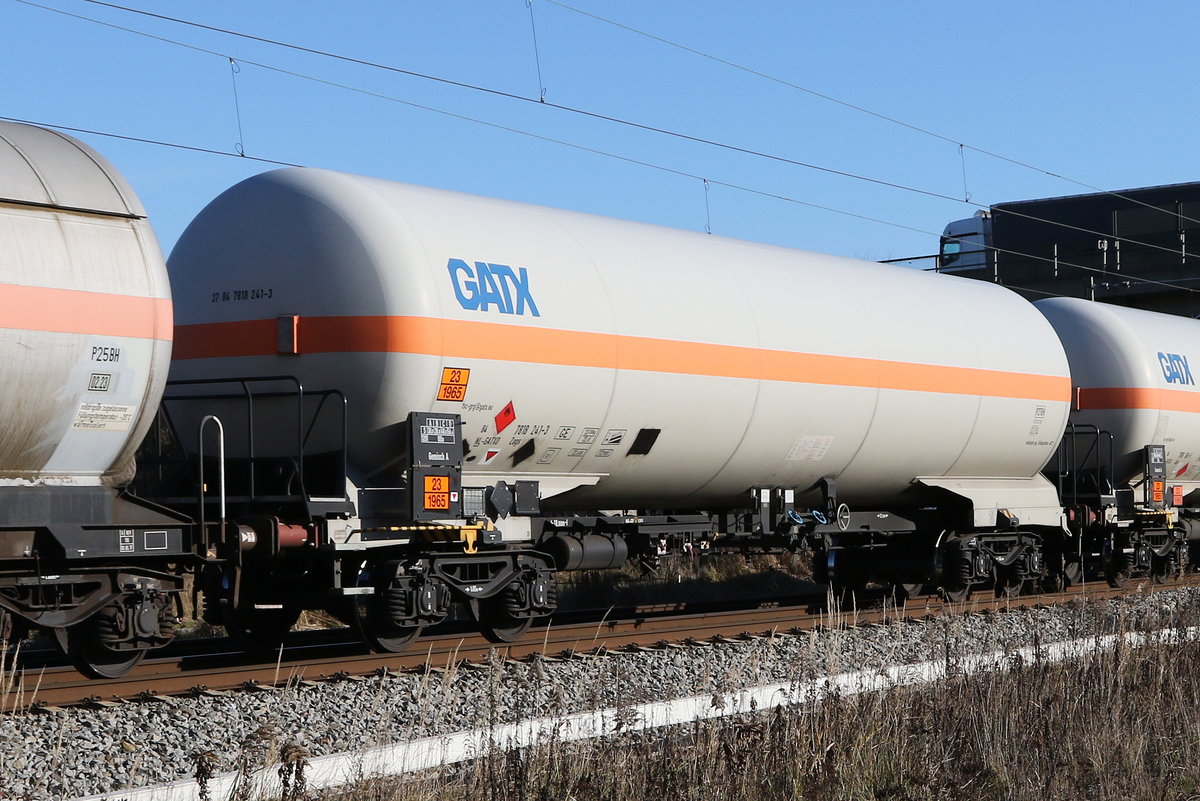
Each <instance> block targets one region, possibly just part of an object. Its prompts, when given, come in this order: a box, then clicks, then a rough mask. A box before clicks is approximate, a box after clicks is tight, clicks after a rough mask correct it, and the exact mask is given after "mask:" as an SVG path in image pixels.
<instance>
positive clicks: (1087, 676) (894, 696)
mask: <svg viewBox="0 0 1200 801" xmlns="http://www.w3.org/2000/svg"><path fill="white" fill-rule="evenodd" d="M1194 611H1195V610H1192V612H1194ZM1104 628H1106V629H1107V628H1109V627H1108V626H1105V627H1104ZM948 656H949V652H948ZM1197 795H1200V644H1197V643H1195V642H1185V643H1183V644H1174V645H1170V644H1156V645H1153V646H1146V647H1142V648H1138V649H1131V648H1128V647H1122V648H1118V649H1117V650H1110V651H1101V652H1096V653H1093V654H1090V655H1088V656H1086V657H1083V658H1080V659H1078V660H1076V661H1072V662H1068V663H1059V664H1048V663H1033V664H1024V665H1016V666H1015V667H1014V668H1013V669H1011V670H1007V671H1003V672H995V673H989V674H985V675H982V676H974V677H969V678H967V677H958V678H954V679H952V680H948V681H945V682H941V683H938V684H935V685H930V686H925V687H921V688H900V689H893V690H890V691H886V692H881V693H874V694H864V695H858V696H849V697H833V698H829V699H826V700H823V701H819V702H815V703H811V704H803V705H796V706H791V707H781V708H779V709H777V710H774V711H772V712H770V713H764V714H760V715H755V716H748V717H744V718H740V719H732V720H727V721H724V722H719V723H709V724H697V725H693V726H687V727H679V728H676V729H674V730H669V731H661V732H651V733H625V734H616V735H614V736H611V737H609V738H607V739H605V740H600V741H591V742H583V743H562V742H545V743H542V744H540V745H539V746H537V747H534V748H529V749H525V750H523V751H511V752H507V753H494V754H490V755H487V756H485V757H484V758H481V759H479V760H476V761H474V762H472V763H471V764H468V765H464V766H458V767H452V768H446V769H444V770H442V771H440V772H436V773H433V774H427V775H424V776H420V777H415V778H408V779H406V780H374V781H369V782H363V783H360V784H359V785H358V786H356V787H355V788H353V789H352V790H348V791H339V792H336V793H333V792H330V793H327V794H325V795H323V796H321V797H322V798H327V799H339V801H432V800H433V799H491V800H492V801H501V800H503V801H509V800H510V799H512V800H513V801H516V799H526V798H533V799H578V800H579V801H590V800H591V799H596V801H599V800H600V799H604V801H625V800H626V799H627V800H628V801H635V800H636V801H641V800H642V799H661V798H668V799H672V801H690V799H696V800H697V801H699V800H700V799H714V798H719V799H731V800H733V801H743V800H744V801H769V800H770V801H773V800H774V799H779V800H780V801H783V799H798V798H812V799H873V800H874V799H894V800H895V801H927V800H928V801H934V800H937V801H940V800H942V799H946V800H947V801H949V800H951V799H953V800H955V801H957V799H964V798H971V799H1029V801H1053V800H1055V799H1064V801H1077V800H1078V799H1082V798H1087V799H1113V800H1114V801H1115V799H1127V798H1129V799H1191V798H1195V797H1197Z"/></svg>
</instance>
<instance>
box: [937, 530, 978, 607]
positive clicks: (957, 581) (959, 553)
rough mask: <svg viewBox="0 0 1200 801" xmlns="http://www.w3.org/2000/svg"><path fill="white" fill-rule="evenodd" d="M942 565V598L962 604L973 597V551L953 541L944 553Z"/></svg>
mask: <svg viewBox="0 0 1200 801" xmlns="http://www.w3.org/2000/svg"><path fill="white" fill-rule="evenodd" d="M944 553H945V555H944V557H943V559H944V561H943V564H942V586H941V587H940V592H941V596H942V598H943V599H944V600H947V601H951V602H954V603H961V602H963V601H965V600H967V599H968V598H970V597H971V591H972V588H973V585H972V583H971V578H972V577H973V576H974V562H973V561H972V560H973V557H972V555H971V553H972V552H971V551H968V550H965V549H962V548H960V547H958V545H957V543H955V542H953V541H951V542H950V543H948V547H947V549H946V551H945V552H944Z"/></svg>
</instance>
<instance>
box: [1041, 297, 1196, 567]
mask: <svg viewBox="0 0 1200 801" xmlns="http://www.w3.org/2000/svg"><path fill="white" fill-rule="evenodd" d="M1035 305H1036V306H1037V308H1038V309H1039V310H1040V311H1041V312H1042V314H1044V315H1045V316H1046V318H1047V319H1048V320H1049V321H1050V324H1051V325H1053V326H1054V328H1055V330H1056V332H1057V333H1058V336H1059V338H1060V340H1061V341H1062V343H1063V347H1064V348H1065V349H1066V353H1067V358H1068V360H1069V361H1070V364H1071V382H1072V385H1073V396H1074V403H1073V410H1072V413H1071V424H1072V425H1071V427H1070V428H1069V429H1068V431H1067V439H1066V443H1065V446H1064V458H1063V459H1062V460H1061V462H1060V461H1056V462H1055V463H1053V464H1052V465H1051V467H1052V469H1053V470H1057V471H1062V474H1063V475H1062V478H1061V479H1060V483H1062V484H1063V485H1064V499H1065V502H1066V503H1067V504H1068V506H1075V507H1076V508H1074V509H1073V510H1072V522H1073V523H1076V524H1077V527H1078V528H1080V529H1081V530H1086V528H1087V527H1088V526H1091V528H1092V529H1093V530H1095V531H1097V532H1101V536H1102V538H1103V540H1104V542H1103V550H1104V552H1105V564H1106V567H1107V569H1108V572H1109V576H1110V579H1113V580H1116V581H1120V580H1122V579H1123V578H1125V577H1126V576H1128V575H1130V574H1136V573H1144V572H1147V571H1150V572H1152V573H1153V574H1155V575H1157V576H1159V577H1162V578H1165V577H1166V576H1167V575H1168V574H1170V573H1172V572H1174V571H1177V570H1178V569H1180V568H1181V567H1182V566H1183V565H1184V564H1185V562H1186V560H1187V548H1186V547H1185V544H1184V540H1185V539H1186V538H1187V537H1188V536H1189V532H1190V529H1191V523H1190V519H1189V518H1188V517H1185V516H1184V514H1185V512H1186V510H1188V509H1194V508H1195V507H1197V506H1200V493H1198V492H1197V490H1200V390H1197V386H1196V374H1195V373H1194V372H1193V370H1197V369H1198V368H1200V321H1197V320H1194V319H1191V318H1187V317H1177V316H1174V315H1167V314H1158V313H1155V312H1148V311H1142V310H1139V309H1130V308H1125V307H1122V306H1114V305H1110V304H1107V303H1092V302H1089V301H1085V300H1080V299H1077V298H1052V299H1047V300H1042V301H1038V302H1037V303H1036V304H1035ZM1072 496H1077V497H1075V498H1074V500H1075V503H1072ZM1181 518H1182V519H1181ZM1118 520H1121V521H1123V525H1120V526H1116V525H1115V523H1116V521H1118Z"/></svg>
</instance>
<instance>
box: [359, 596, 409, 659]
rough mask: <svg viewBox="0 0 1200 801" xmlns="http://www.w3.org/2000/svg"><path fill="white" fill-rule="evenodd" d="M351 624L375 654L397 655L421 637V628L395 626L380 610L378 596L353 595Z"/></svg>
mask: <svg viewBox="0 0 1200 801" xmlns="http://www.w3.org/2000/svg"><path fill="white" fill-rule="evenodd" d="M352 603H353V604H354V608H353V610H352V611H351V623H352V625H353V627H354V630H355V631H356V632H358V636H359V637H362V639H363V641H364V642H366V643H367V645H369V646H370V647H371V650H372V651H375V652H377V653H387V654H398V653H400V652H401V651H403V650H404V649H405V648H407V647H408V646H409V645H411V644H412V641H413V640H415V639H417V637H419V636H421V631H422V629H423V627H422V626H397V625H396V624H395V623H393V622H392V621H391V620H389V619H388V618H387V615H385V614H384V613H383V611H382V610H381V609H380V604H379V596H378V595H355V596H354V600H353V602H352Z"/></svg>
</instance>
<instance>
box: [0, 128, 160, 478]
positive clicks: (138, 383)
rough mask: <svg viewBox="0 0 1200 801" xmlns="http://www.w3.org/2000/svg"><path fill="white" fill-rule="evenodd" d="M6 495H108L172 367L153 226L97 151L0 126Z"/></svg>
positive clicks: (1, 447) (0, 462)
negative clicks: (20, 488) (93, 491)
mask: <svg viewBox="0 0 1200 801" xmlns="http://www.w3.org/2000/svg"><path fill="white" fill-rule="evenodd" d="M0 187H3V188H2V189H0V195H2V197H0V242H3V243H4V246H3V247H2V248H0V281H2V282H3V284H2V285H0V302H2V303H3V304H4V305H3V313H2V314H0V386H2V387H3V388H2V389H0V417H2V418H3V419H4V427H3V430H2V431H0V482H3V483H15V484H22V483H56V482H57V483H69V484H75V485H81V484H98V483H100V482H101V481H102V480H103V481H106V482H109V483H112V482H113V481H114V480H115V479H116V478H119V477H121V476H122V475H124V476H125V477H126V478H128V475H129V473H130V472H131V470H132V465H131V460H132V457H133V451H134V450H135V449H136V447H137V445H138V443H139V442H140V441H141V439H142V437H143V436H144V435H145V433H146V430H147V428H148V427H149V425H150V421H151V420H152V419H153V417H154V413H155V412H156V411H157V407H158V400H159V397H160V396H161V395H162V390H163V383H164V382H165V381H166V378H167V368H168V365H169V364H170V358H171V336H172V311H171V295H170V287H169V284H168V281H167V272H166V265H165V264H164V262H163V258H162V254H161V252H160V250H159V247H158V242H157V240H156V239H155V237H154V233H153V231H152V230H151V228H150V225H149V223H148V222H147V221H146V219H145V217H146V212H145V210H144V209H143V208H142V206H141V203H140V202H139V201H138V199H137V196H136V195H134V193H133V191H132V190H131V189H130V187H129V185H128V184H127V183H126V182H125V180H124V179H123V178H122V177H121V176H120V174H118V173H117V171H116V170H115V169H113V167H112V166H111V165H110V164H109V163H108V162H107V161H105V160H104V159H103V158H102V157H101V156H99V155H98V154H97V153H96V152H95V151H93V150H92V149H91V148H89V147H88V146H87V145H85V144H83V143H82V142H79V141H77V140H75V139H72V138H70V137H67V136H64V135H62V134H59V133H55V132H53V131H48V130H46V129H43V128H35V127H33V126H29V125H20V124H16V123H0Z"/></svg>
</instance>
